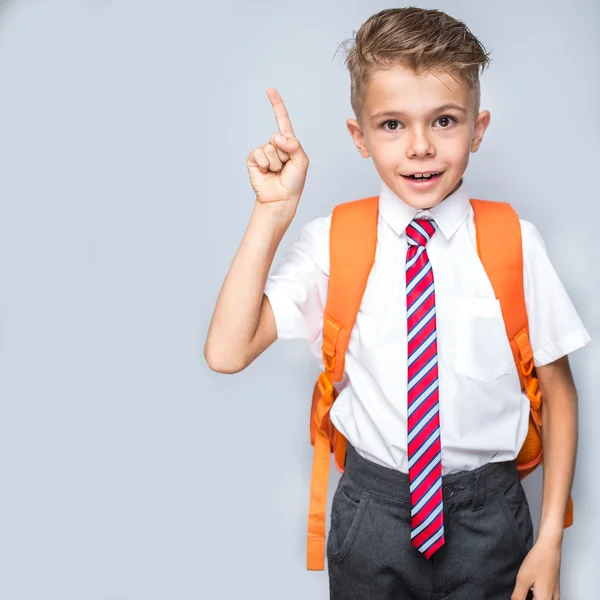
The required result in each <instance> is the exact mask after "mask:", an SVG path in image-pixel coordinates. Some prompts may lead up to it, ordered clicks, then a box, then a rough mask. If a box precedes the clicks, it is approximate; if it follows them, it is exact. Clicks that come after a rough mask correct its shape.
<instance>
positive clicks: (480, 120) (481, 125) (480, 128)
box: [471, 110, 491, 152]
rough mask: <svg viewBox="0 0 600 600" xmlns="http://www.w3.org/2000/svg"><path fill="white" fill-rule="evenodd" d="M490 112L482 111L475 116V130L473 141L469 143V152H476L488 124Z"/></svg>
mask: <svg viewBox="0 0 600 600" xmlns="http://www.w3.org/2000/svg"><path fill="white" fill-rule="evenodd" d="M490 118H491V115H490V111H489V110H484V111H483V112H480V113H479V115H477V120H476V121H475V129H474V131H473V140H472V141H471V152H477V150H479V146H481V140H483V134H484V133H485V130H486V129H487V128H488V125H489V124H490Z"/></svg>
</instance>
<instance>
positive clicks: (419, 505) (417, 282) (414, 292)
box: [406, 219, 444, 558]
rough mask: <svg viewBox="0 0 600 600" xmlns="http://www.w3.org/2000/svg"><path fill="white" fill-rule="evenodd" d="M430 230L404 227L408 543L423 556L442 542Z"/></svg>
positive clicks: (431, 224)
mask: <svg viewBox="0 0 600 600" xmlns="http://www.w3.org/2000/svg"><path fill="white" fill-rule="evenodd" d="M435 231H436V224H435V221H429V220H427V219H414V220H413V221H412V222H411V223H410V224H409V226H408V227H407V228H406V238H407V241H408V250H407V253H406V313H407V327H406V333H407V336H408V355H407V358H408V380H407V384H408V413H407V414H408V427H407V436H408V437H407V444H408V479H409V483H410V500H411V542H412V545H413V546H414V547H415V548H417V549H418V550H419V552H422V553H423V554H424V555H425V557H426V558H429V557H430V556H431V555H432V554H433V553H434V552H435V551H436V550H438V549H439V548H441V547H442V545H443V544H444V509H443V500H442V457H441V443H440V419H439V402H438V400H439V394H438V387H439V386H438V357H437V332H436V318H435V291H434V282H433V270H432V268H431V263H430V262H429V257H428V256H427V249H426V248H425V246H426V244H427V242H428V241H429V240H430V239H431V237H432V236H433V234H434V233H435Z"/></svg>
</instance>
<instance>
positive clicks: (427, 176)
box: [410, 173, 439, 179]
mask: <svg viewBox="0 0 600 600" xmlns="http://www.w3.org/2000/svg"><path fill="white" fill-rule="evenodd" d="M434 175H439V173H430V174H429V175H420V174H418V173H415V174H414V175H411V176H410V177H412V178H414V179H430V178H431V177H433V176H434Z"/></svg>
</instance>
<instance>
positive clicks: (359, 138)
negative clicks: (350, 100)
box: [346, 119, 371, 158]
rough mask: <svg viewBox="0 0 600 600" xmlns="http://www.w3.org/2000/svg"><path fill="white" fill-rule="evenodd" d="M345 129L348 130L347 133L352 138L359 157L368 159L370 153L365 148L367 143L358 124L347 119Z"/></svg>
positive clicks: (353, 120)
mask: <svg viewBox="0 0 600 600" xmlns="http://www.w3.org/2000/svg"><path fill="white" fill-rule="evenodd" d="M346 127H347V128H348V131H349V132H350V135H351V136H352V139H353V140H354V143H355V144H356V147H357V148H358V151H359V152H360V155H361V156H362V157H363V158H369V157H370V156H371V153H370V152H369V149H368V148H367V143H366V141H365V136H364V134H363V132H362V129H361V128H360V123H359V122H358V121H357V120H356V119H348V120H347V121H346Z"/></svg>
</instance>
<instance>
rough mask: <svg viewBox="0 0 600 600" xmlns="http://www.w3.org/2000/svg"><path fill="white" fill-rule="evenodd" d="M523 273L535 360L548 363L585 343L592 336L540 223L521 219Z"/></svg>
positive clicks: (542, 363)
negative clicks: (548, 248) (538, 226)
mask: <svg viewBox="0 0 600 600" xmlns="http://www.w3.org/2000/svg"><path fill="white" fill-rule="evenodd" d="M521 231H522V238H523V271H524V273H523V276H524V290H525V304H526V306H527V316H528V320H529V336H530V339H531V346H532V348H533V364H534V365H535V366H536V367H540V366H543V365H547V364H548V363H551V362H553V361H555V360H557V359H559V358H561V357H562V356H565V355H566V354H570V353H571V352H573V351H574V350H577V349H578V348H581V347H583V346H585V345H586V344H587V343H588V342H590V341H591V338H590V336H589V334H588V332H587V330H586V328H585V327H584V325H583V323H582V321H581V319H580V317H579V314H578V313H577V310H576V309H575V306H574V305H573V302H572V301H571V299H570V298H569V295H568V294H567V291H566V290H565V287H564V285H563V284H562V281H561V280H560V277H559V276H558V273H557V272H556V270H555V269H554V267H553V266H552V263H551V262H550V258H549V257H548V254H547V252H546V246H545V244H544V241H543V240H542V237H541V235H540V233H539V232H538V230H537V229H536V227H535V226H534V225H533V224H531V223H529V222H528V221H523V220H521Z"/></svg>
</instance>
